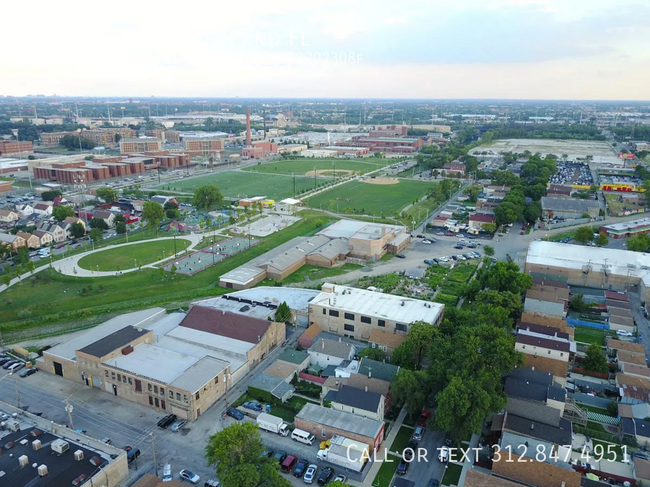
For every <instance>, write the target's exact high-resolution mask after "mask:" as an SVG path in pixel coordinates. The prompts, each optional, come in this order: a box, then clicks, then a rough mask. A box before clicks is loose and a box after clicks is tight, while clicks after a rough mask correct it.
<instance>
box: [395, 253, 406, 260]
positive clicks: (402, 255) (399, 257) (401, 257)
mask: <svg viewBox="0 0 650 487" xmlns="http://www.w3.org/2000/svg"><path fill="white" fill-rule="evenodd" d="M395 257H397V258H398V259H406V256H405V255H404V254H395Z"/></svg>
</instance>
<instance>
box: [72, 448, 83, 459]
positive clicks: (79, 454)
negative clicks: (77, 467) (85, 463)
mask: <svg viewBox="0 0 650 487" xmlns="http://www.w3.org/2000/svg"><path fill="white" fill-rule="evenodd" d="M74 459H75V460H76V461H80V460H83V459H84V452H83V451H82V450H77V451H75V452H74Z"/></svg>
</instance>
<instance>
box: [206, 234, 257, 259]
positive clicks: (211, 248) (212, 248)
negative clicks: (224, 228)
mask: <svg viewBox="0 0 650 487" xmlns="http://www.w3.org/2000/svg"><path fill="white" fill-rule="evenodd" d="M249 247H250V246H249ZM210 250H211V251H212V265H214V236H213V237H212V246H211V247H210Z"/></svg>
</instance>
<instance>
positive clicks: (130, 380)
mask: <svg viewBox="0 0 650 487" xmlns="http://www.w3.org/2000/svg"><path fill="white" fill-rule="evenodd" d="M129 385H130V386H131V385H133V379H131V377H129Z"/></svg>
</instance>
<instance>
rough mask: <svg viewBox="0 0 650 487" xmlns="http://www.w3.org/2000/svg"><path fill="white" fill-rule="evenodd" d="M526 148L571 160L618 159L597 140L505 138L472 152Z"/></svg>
mask: <svg viewBox="0 0 650 487" xmlns="http://www.w3.org/2000/svg"><path fill="white" fill-rule="evenodd" d="M526 150H529V151H530V152H532V153H533V154H535V153H536V152H539V153H541V154H542V155H546V154H555V155H556V156H558V157H562V155H563V154H566V155H567V156H568V157H569V159H570V160H572V159H576V158H577V157H580V158H584V157H586V156H593V158H594V159H593V160H594V162H603V163H607V162H616V161H617V160H618V157H617V156H616V153H615V152H614V151H613V150H612V148H611V147H610V146H609V145H608V144H607V143H606V142H601V141H597V140H555V139H503V140H497V141H496V142H491V143H490V144H486V145H481V146H478V147H475V148H474V149H472V150H471V151H470V154H473V155H476V153H477V152H486V151H487V152H488V153H492V154H499V153H501V152H516V153H522V152H524V151H526Z"/></svg>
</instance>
